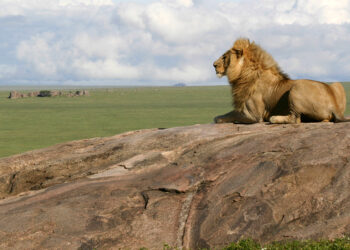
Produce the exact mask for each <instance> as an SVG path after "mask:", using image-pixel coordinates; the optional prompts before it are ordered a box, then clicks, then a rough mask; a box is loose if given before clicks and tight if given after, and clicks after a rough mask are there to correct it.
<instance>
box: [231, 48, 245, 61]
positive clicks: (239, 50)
mask: <svg viewBox="0 0 350 250" xmlns="http://www.w3.org/2000/svg"><path fill="white" fill-rule="evenodd" d="M232 53H234V54H236V56H237V59H238V58H240V57H242V56H243V50H242V49H232Z"/></svg>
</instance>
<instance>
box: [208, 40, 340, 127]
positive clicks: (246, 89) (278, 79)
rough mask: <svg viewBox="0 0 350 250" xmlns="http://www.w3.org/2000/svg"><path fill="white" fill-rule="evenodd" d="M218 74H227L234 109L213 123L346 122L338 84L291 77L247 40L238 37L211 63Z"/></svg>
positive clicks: (265, 53) (270, 57)
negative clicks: (230, 46)
mask: <svg viewBox="0 0 350 250" xmlns="http://www.w3.org/2000/svg"><path fill="white" fill-rule="evenodd" d="M214 67H215V70H216V74H217V76H218V77H222V76H225V75H226V76H227V78H228V81H229V83H230V85H231V92H232V97H233V104H234V107H235V109H234V110H233V111H231V112H229V113H227V114H225V115H221V116H217V117H215V119H214V120H215V122H216V123H224V122H234V123H256V122H263V121H270V122H271V123H300V122H302V121H303V122H305V121H334V122H339V121H347V120H346V119H345V118H344V111H345V106H346V96H345V91H344V88H343V86H342V85H341V84H340V83H338V82H337V83H333V84H331V85H328V84H325V83H322V82H317V81H312V80H291V79H290V78H289V76H288V75H287V74H285V73H283V72H282V70H281V69H280V68H279V66H278V65H277V63H276V62H275V60H274V59H273V58H272V56H271V55H270V54H268V53H267V52H266V51H264V50H263V49H262V48H261V47H260V46H259V45H257V44H255V43H254V42H250V41H249V40H248V39H243V38H241V39H238V40H236V42H235V43H234V45H233V47H232V48H231V49H230V50H228V51H227V52H225V53H224V54H223V55H222V56H221V57H220V58H219V59H218V60H216V61H215V62H214Z"/></svg>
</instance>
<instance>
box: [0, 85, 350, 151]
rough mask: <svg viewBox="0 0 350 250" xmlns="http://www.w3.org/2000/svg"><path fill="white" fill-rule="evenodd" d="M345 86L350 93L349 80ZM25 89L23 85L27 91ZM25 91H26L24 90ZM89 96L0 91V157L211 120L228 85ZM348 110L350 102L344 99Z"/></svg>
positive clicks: (224, 104) (224, 103)
mask: <svg viewBox="0 0 350 250" xmlns="http://www.w3.org/2000/svg"><path fill="white" fill-rule="evenodd" d="M344 87H345V89H346V92H347V96H348V99H349V98H350V83H345V84H344ZM27 91H28V90H27ZM23 92H25V91H23ZM89 92H90V96H82V97H66V96H60V97H49V98H48V97H44V98H37V97H32V98H23V99H14V100H10V99H8V98H7V97H8V96H9V91H4V90H1V91H0V157H5V156H9V155H13V154H18V153H22V152H25V151H28V150H33V149H38V148H43V147H47V146H51V145H54V144H57V143H61V142H66V141H71V140H78V139H86V138H92V137H104V136H111V135H115V134H118V133H122V132H125V131H131V130H137V129H144V128H169V127H176V126H187V125H193V124H199V123H211V122H212V121H213V117H214V116H216V115H219V114H223V113H225V112H228V111H230V109H232V107H231V97H230V89H229V86H208V87H204V86H201V87H142V88H140V87H138V88H136V87H135V88H109V89H107V88H106V89H90V90H89ZM346 113H347V114H350V105H349V102H348V103H347V111H346Z"/></svg>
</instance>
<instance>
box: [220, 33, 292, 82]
mask: <svg viewBox="0 0 350 250" xmlns="http://www.w3.org/2000/svg"><path fill="white" fill-rule="evenodd" d="M213 65H214V68H215V71H216V75H217V76H218V77H220V78H221V77H223V76H227V78H228V80H229V82H230V83H233V82H235V81H236V80H237V79H240V81H243V82H253V81H254V80H255V78H257V77H259V76H260V75H261V73H262V72H266V71H268V70H269V71H271V72H272V73H273V74H276V75H281V76H282V77H283V78H284V77H285V78H288V76H287V75H286V74H284V73H283V72H282V71H281V70H280V68H279V67H278V65H277V63H276V62H275V60H274V59H273V58H272V56H271V55H270V54H269V53H267V52H266V51H265V50H263V49H262V48H261V47H260V46H259V45H257V44H255V43H254V42H250V41H249V39H246V38H240V39H237V40H236V41H235V43H234V45H233V47H232V48H231V49H229V50H228V51H226V52H225V53H224V54H223V55H222V56H221V57H220V58H219V59H217V60H216V61H215V62H214V64H213Z"/></svg>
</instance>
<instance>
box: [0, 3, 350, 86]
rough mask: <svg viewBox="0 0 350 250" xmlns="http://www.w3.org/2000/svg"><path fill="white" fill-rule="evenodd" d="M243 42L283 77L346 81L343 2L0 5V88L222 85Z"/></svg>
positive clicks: (349, 76)
mask: <svg viewBox="0 0 350 250" xmlns="http://www.w3.org/2000/svg"><path fill="white" fill-rule="evenodd" d="M239 37H248V38H250V39H251V40H252V41H255V42H256V43H258V44H260V45H261V46H262V47H263V48H265V49H266V50H267V51H268V52H270V53H271V54H272V55H273V57H274V58H275V59H276V61H277V62H278V63H279V65H280V66H281V68H282V69H283V70H284V71H285V72H287V73H288V74H289V75H290V76H291V77H292V78H311V79H316V80H321V81H346V80H348V81H349V80H350V1H349V0H337V1H328V0H296V1H293V0H288V1H285V0H266V1H260V0H245V1H243V0H240V1H238V0H237V1H229V0H153V1H145V0H129V1H125V0H124V1H123V0H74V1H73V0H0V53H1V57H0V84H1V85H12V84H21V85H23V84H31V85H36V84H55V85H57V84H63V85H79V84H82V85H88V84H93V85H110V84H113V85H134V84H151V85H164V84H174V83H178V82H185V83H188V84H193V85H196V84H198V85H199V84H200V85H203V84H226V79H217V78H216V76H215V72H214V70H213V68H212V63H213V61H214V60H215V59H216V58H217V57H219V56H220V55H221V54H222V53H223V52H225V51H226V50H227V49H228V48H229V47H231V46H232V44H233V42H234V40H235V39H237V38H239Z"/></svg>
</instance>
